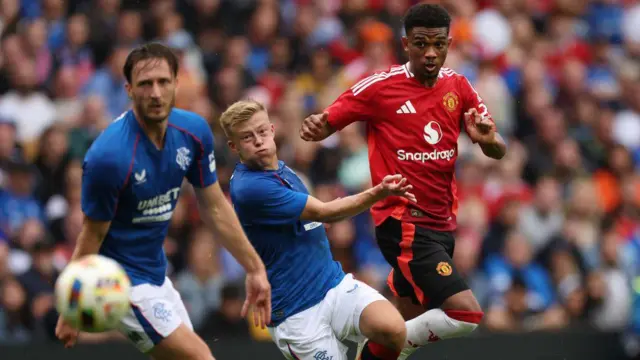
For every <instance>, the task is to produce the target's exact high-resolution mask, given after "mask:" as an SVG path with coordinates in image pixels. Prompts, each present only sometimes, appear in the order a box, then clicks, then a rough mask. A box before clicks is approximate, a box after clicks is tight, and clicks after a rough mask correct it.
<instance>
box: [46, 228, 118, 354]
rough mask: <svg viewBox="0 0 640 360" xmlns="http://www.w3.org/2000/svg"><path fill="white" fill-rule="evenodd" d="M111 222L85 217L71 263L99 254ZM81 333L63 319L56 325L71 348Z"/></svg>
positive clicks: (59, 336)
mask: <svg viewBox="0 0 640 360" xmlns="http://www.w3.org/2000/svg"><path fill="white" fill-rule="evenodd" d="M109 226H111V221H96V220H92V219H90V218H88V217H87V216H85V217H84V222H83V224H82V231H80V235H79V236H78V239H77V240H76V247H75V249H74V250H73V254H72V255H71V260H70V261H71V262H73V261H76V260H78V259H80V258H82V257H83V256H86V255H91V254H97V253H98V251H99V250H100V246H101V245H102V241H103V240H104V237H105V236H106V235H107V232H108V231H109ZM79 334H80V332H79V331H78V330H77V329H74V328H73V327H71V326H70V325H69V324H67V323H66V322H65V321H64V320H63V319H62V317H60V318H58V323H57V325H56V336H57V337H58V339H60V341H62V342H63V343H64V346H65V347H67V348H69V347H72V346H73V345H75V343H76V341H77V339H78V335H79Z"/></svg>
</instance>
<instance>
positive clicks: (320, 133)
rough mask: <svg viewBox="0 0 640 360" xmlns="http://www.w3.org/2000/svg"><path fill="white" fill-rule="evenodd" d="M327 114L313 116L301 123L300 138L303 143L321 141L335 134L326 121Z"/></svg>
mask: <svg viewBox="0 0 640 360" xmlns="http://www.w3.org/2000/svg"><path fill="white" fill-rule="evenodd" d="M328 118H329V113H327V112H324V113H322V114H313V115H310V116H308V117H307V118H306V119H304V121H303V122H302V127H301V128H300V137H301V138H302V140H305V141H322V140H324V139H326V138H328V137H329V136H331V134H333V133H334V132H335V129H333V128H332V127H331V125H330V124H329V122H328V121H327V119H328Z"/></svg>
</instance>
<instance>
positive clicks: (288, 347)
mask: <svg viewBox="0 0 640 360" xmlns="http://www.w3.org/2000/svg"><path fill="white" fill-rule="evenodd" d="M378 300H386V299H385V297H384V296H382V295H381V294H380V293H379V292H377V291H376V290H375V289H373V288H372V287H370V286H369V285H367V284H365V283H363V282H361V281H358V280H356V279H354V278H353V275H351V274H347V275H346V276H345V277H344V279H343V280H342V281H341V282H340V284H338V286H336V287H335V288H333V289H331V290H329V292H328V293H327V295H326V296H325V298H324V299H323V300H322V301H321V302H320V303H318V304H316V305H315V306H313V307H311V308H309V309H307V310H305V311H302V312H300V313H298V314H295V315H293V316H291V317H289V318H287V319H286V320H285V321H284V322H283V323H281V324H280V325H278V326H277V327H275V328H268V329H269V333H270V334H271V338H272V339H273V341H274V342H275V343H276V345H278V348H280V351H282V353H283V354H284V356H285V357H286V358H287V359H290V360H297V359H300V360H324V359H331V360H346V359H347V350H348V348H347V346H346V345H344V344H343V343H342V342H343V341H345V340H349V341H353V342H359V341H361V340H363V339H364V336H363V335H362V333H361V332H360V314H362V311H363V310H364V308H366V307H367V306H368V305H369V304H371V303H372V302H374V301H378Z"/></svg>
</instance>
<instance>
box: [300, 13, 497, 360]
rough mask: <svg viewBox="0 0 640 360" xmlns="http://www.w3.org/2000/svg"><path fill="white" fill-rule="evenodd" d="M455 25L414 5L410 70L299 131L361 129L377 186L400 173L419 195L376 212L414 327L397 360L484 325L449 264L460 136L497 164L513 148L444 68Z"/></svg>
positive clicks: (345, 100)
mask: <svg viewBox="0 0 640 360" xmlns="http://www.w3.org/2000/svg"><path fill="white" fill-rule="evenodd" d="M450 23H451V18H450V16H449V14H448V13H447V11H446V10H445V9H444V8H443V7H441V6H439V5H432V4H418V5H415V6H413V7H411V8H410V9H409V10H408V12H407V14H406V15H405V18H404V26H405V30H406V37H403V38H402V44H403V46H404V49H405V51H406V53H407V55H408V57H409V62H408V63H406V64H404V65H398V66H392V67H391V68H390V69H389V70H388V71H386V72H380V73H376V74H373V75H371V76H369V77H367V78H365V79H363V80H362V81H360V82H358V83H357V84H355V85H354V86H352V87H351V88H350V89H349V90H347V91H346V92H345V93H343V94H342V95H341V96H340V97H339V98H338V99H337V100H336V101H335V102H334V103H333V104H332V105H331V106H329V107H328V108H327V109H326V110H325V112H324V113H322V114H317V115H311V116H309V117H308V118H306V119H305V120H304V123H303V125H302V128H301V129H300V136H301V137H302V138H303V139H304V140H307V141H320V140H323V139H325V138H326V137H328V136H329V135H331V134H332V133H333V132H335V131H338V130H341V129H342V128H344V127H345V126H347V125H349V124H351V123H353V122H355V121H364V122H365V123H366V129H367V136H368V143H369V161H370V167H371V176H372V181H373V183H374V184H377V183H380V182H381V181H382V178H383V177H384V176H385V175H386V174H402V175H403V176H405V177H406V178H407V180H408V182H409V183H410V184H412V185H413V186H414V189H415V190H416V191H415V195H416V198H417V203H415V204H414V203H409V202H408V201H407V200H406V199H403V198H401V197H389V198H387V199H385V200H383V201H380V202H378V203H377V204H376V205H375V206H374V207H373V208H372V209H371V213H372V216H373V219H374V221H375V225H376V238H377V241H378V245H379V247H380V249H381V251H382V253H383V254H384V256H385V258H386V260H387V261H388V262H389V264H391V265H392V267H393V269H392V271H391V273H390V274H389V278H388V284H389V286H390V288H391V290H392V291H393V292H394V294H395V295H396V296H397V297H398V298H399V308H400V311H401V313H402V314H403V316H404V317H405V319H407V320H409V319H412V320H410V321H408V322H407V343H406V344H405V351H403V354H402V355H401V357H400V359H404V358H406V357H407V356H409V355H410V354H411V353H412V352H414V351H415V349H416V348H417V347H420V346H422V345H426V344H427V343H429V342H433V341H436V340H439V339H446V338H452V337H457V336H463V335H467V334H469V333H470V332H472V331H473V330H474V329H475V328H476V327H477V326H478V324H479V323H480V321H481V319H482V317H483V312H482V309H481V308H480V305H479V304H478V301H477V300H476V298H475V296H474V295H473V293H472V292H471V290H470V289H469V287H468V286H467V284H466V282H465V281H464V279H463V278H462V276H461V275H460V274H459V273H458V271H457V270H456V268H455V266H454V264H453V262H452V257H453V250H454V231H455V230H456V210H457V199H456V182H455V175H454V172H455V171H454V170H455V162H456V158H457V156H458V137H459V135H460V133H461V132H462V131H465V132H466V133H467V135H468V136H469V138H470V139H471V140H472V141H473V142H474V143H477V144H478V145H479V146H480V147H481V148H482V151H483V153H484V154H485V155H486V156H489V157H491V158H494V159H501V158H502V157H503V156H504V155H505V152H506V145H505V143H504V140H503V139H502V137H501V136H500V135H499V134H498V132H497V131H496V127H495V124H494V122H493V120H492V118H491V115H490V114H489V111H488V109H487V107H486V106H485V104H484V103H483V101H482V99H481V98H480V96H479V95H478V93H477V92H476V91H475V90H474V88H473V87H472V86H471V84H470V83H469V81H468V80H467V79H466V78H465V77H464V76H462V75H459V74H457V73H456V72H455V71H453V70H451V69H448V68H444V67H443V64H444V62H445V59H446V57H447V50H448V48H449V45H450V44H451V41H452V38H451V37H450V36H449V27H450ZM364 351H365V352H366V347H365V349H364Z"/></svg>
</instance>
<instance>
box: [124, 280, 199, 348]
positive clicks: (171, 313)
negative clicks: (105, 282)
mask: <svg viewBox="0 0 640 360" xmlns="http://www.w3.org/2000/svg"><path fill="white" fill-rule="evenodd" d="M130 301H131V310H130V311H129V314H127V315H126V316H125V317H124V318H123V319H122V321H121V322H120V326H119V328H118V330H119V331H120V332H121V333H123V334H124V335H125V336H126V337H127V338H128V339H129V340H130V341H131V342H133V343H134V345H135V346H136V347H137V348H138V350H140V351H142V352H143V353H146V352H149V351H150V350H151V349H153V347H154V346H155V345H156V344H158V343H159V342H160V341H161V340H162V339H164V338H166V337H167V336H169V335H170V334H171V333H172V332H174V331H175V330H176V329H177V328H178V326H180V324H182V323H184V324H185V325H187V327H188V328H189V329H191V330H193V325H192V324H191V320H190V319H189V314H188V313H187V309H186V308H185V307H184V304H183V303H182V298H181V297H180V294H179V293H178V291H176V289H174V287H173V283H172V282H171V280H169V278H165V280H164V283H163V284H162V285H161V286H157V285H151V284H142V285H137V286H134V287H132V288H131V298H130Z"/></svg>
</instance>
